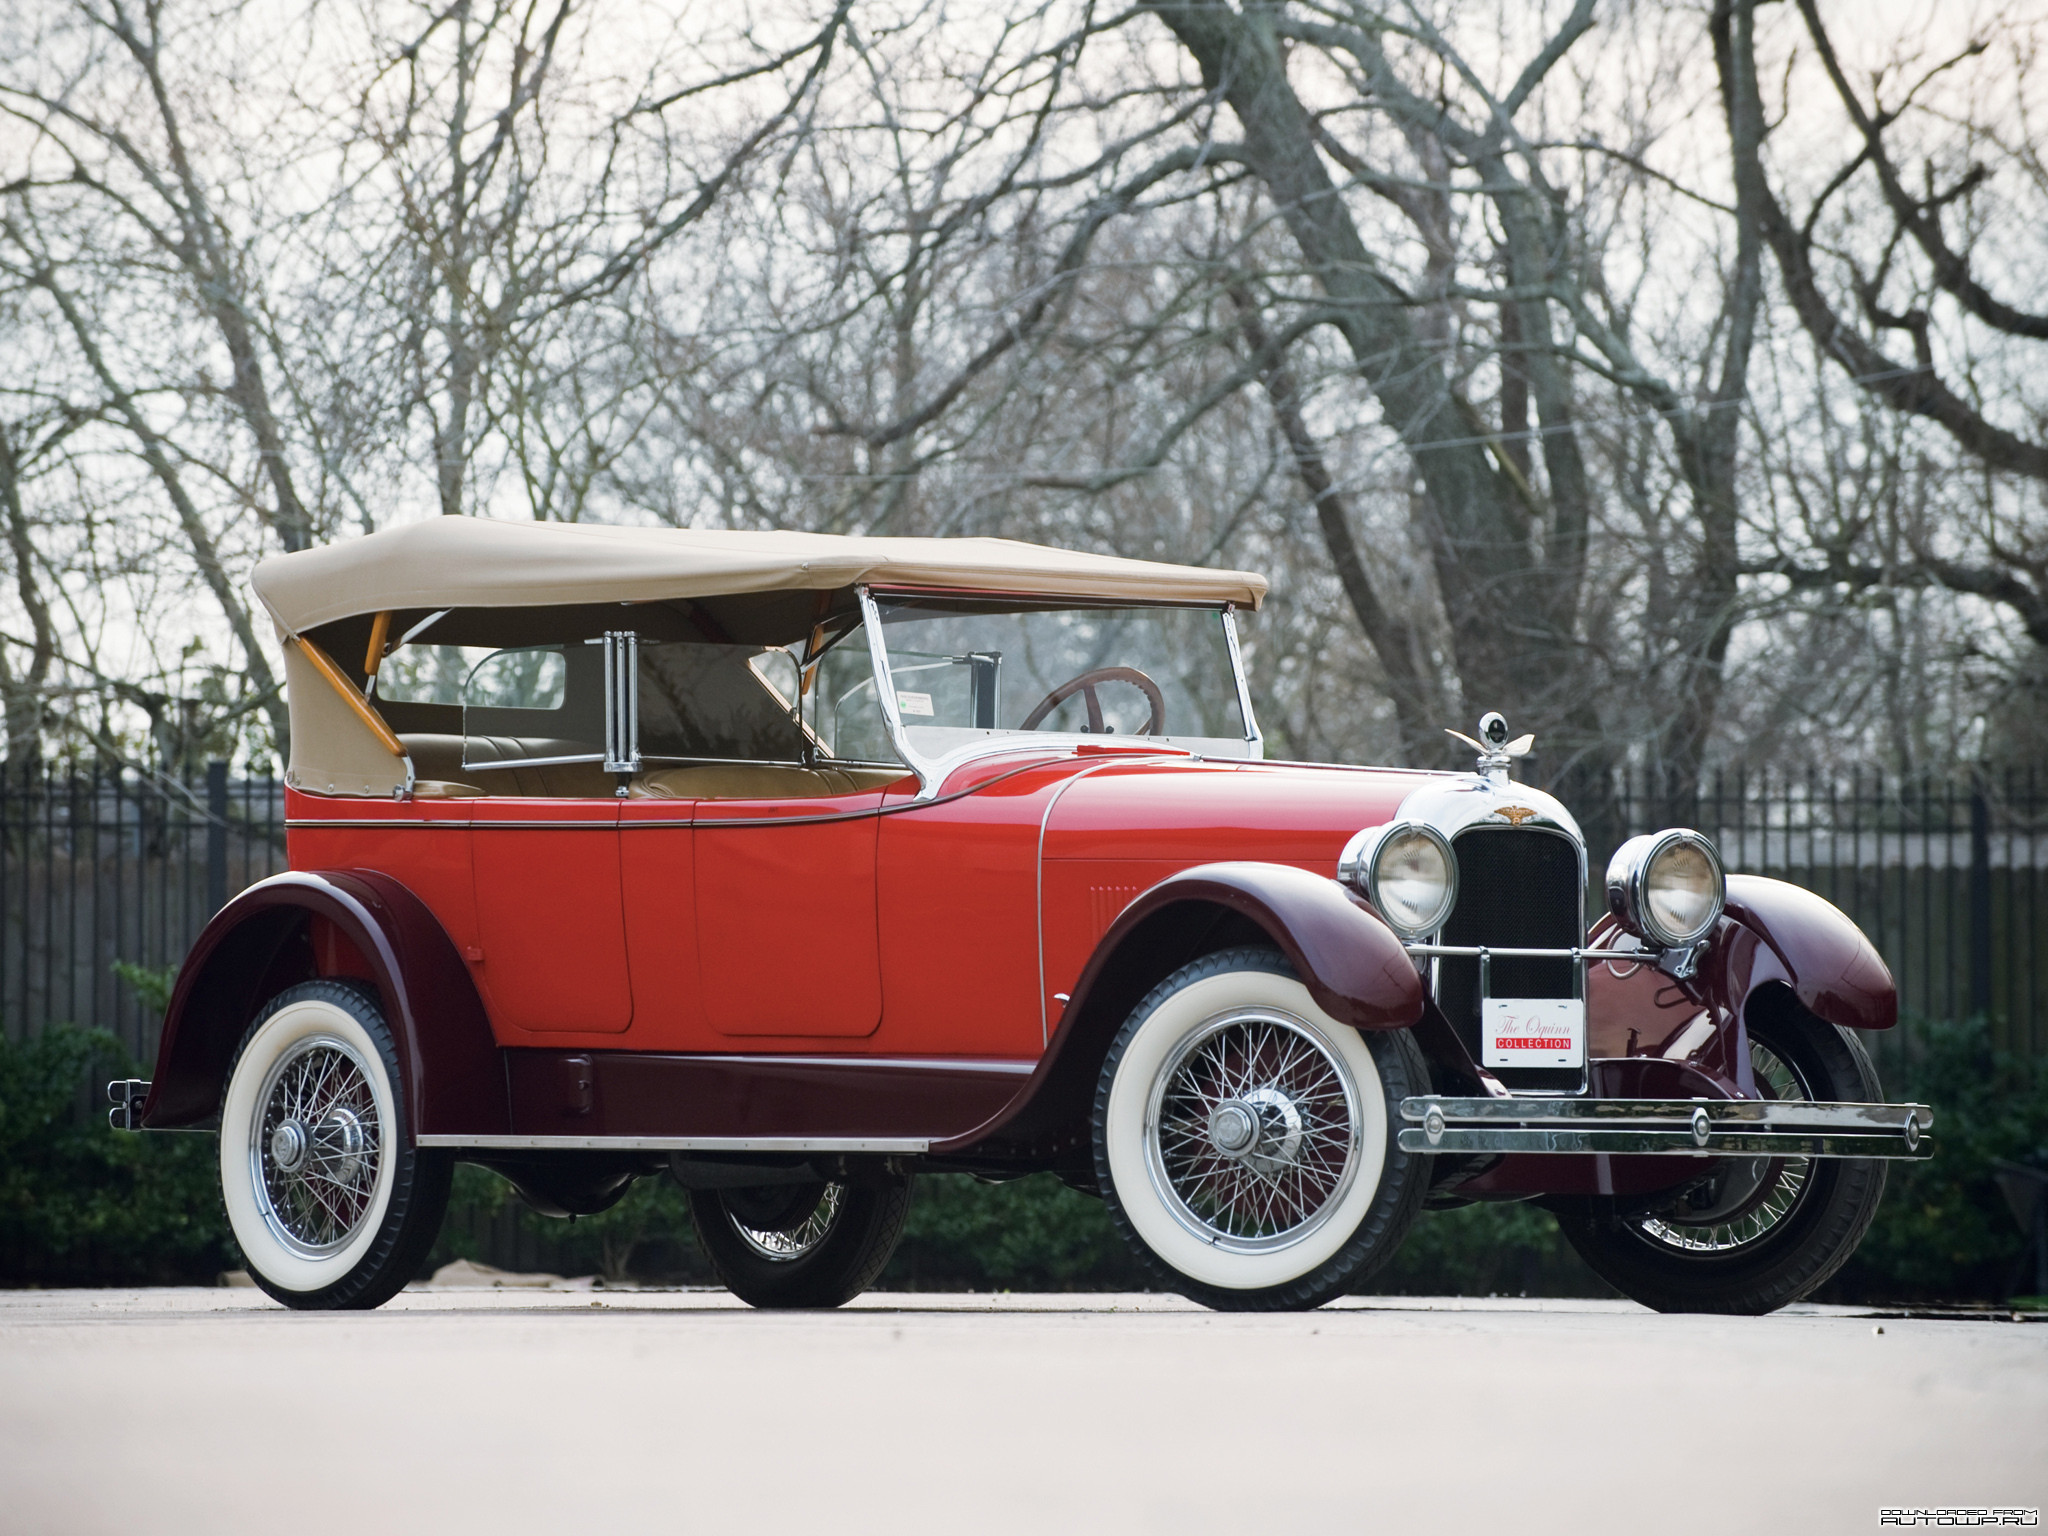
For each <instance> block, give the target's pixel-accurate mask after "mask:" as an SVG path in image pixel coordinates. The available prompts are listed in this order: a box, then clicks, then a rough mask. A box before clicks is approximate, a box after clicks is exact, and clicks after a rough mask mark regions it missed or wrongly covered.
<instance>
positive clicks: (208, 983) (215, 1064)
mask: <svg viewBox="0 0 2048 1536" xmlns="http://www.w3.org/2000/svg"><path fill="white" fill-rule="evenodd" d="M318 976H352V977H356V978H357V979H360V980H363V981H365V982H367V983H368V984H369V985H371V986H373V987H374V988H375V989H376V991H377V995H378V999H379V1001H380V1002H381V1003H382V1005H383V1010H384V1017H385V1020H386V1021H387V1022H388V1023H389V1024H390V1026H391V1033H392V1037H393V1039H394V1041H395V1042H396V1044H397V1047H398V1052H399V1058H400V1067H401V1070H402V1072H403V1075H404V1091H405V1095H406V1110H407V1122H408V1123H409V1124H410V1125H411V1126H412V1127H413V1130H414V1134H416V1135H425V1134H444V1135H445V1134H450V1133H462V1132H476V1133H479V1134H489V1133H493V1132H496V1133H503V1132H505V1131H507V1130H509V1129H510V1126H509V1120H508V1115H507V1111H506V1089H505V1072H504V1066H503V1063H502V1061H501V1059H500V1056H499V1052H498V1049H497V1045H496V1042H495V1041H494V1040H493V1038H492V1035H491V1027H490V1020H489V1018H488V1017H487V1016H486V1014H485V1012H484V1007H483V1003H482V1000H481V999H480V998H478V996H477V992H476V986H475V983H474V982H473V981H472V980H471V979H470V975H469V970H468V967H467V966H465V965H464V964H463V963H462V957H461V956H460V955H459V954H457V953H456V950H455V946H454V944H453V943H452V942H451V941H450V940H449V938H448V935H447V933H446V932H445V931H444V930H443V929H442V927H441V924H440V922H439V921H438V920H437V919H436V918H435V917H434V914H433V913H432V912H430V911H429V910H428V909H427V906H426V904H425V903H424V902H422V901H421V900H420V899H419V898H418V897H417V896H415V895H414V894H413V893H412V892H411V891H409V890H407V889H406V888H405V887H404V886H403V885H401V884H400V883H399V882H398V881H396V880H394V879H392V878H391V877H390V876H388V875H381V874H376V873H372V872H370V871H366V870H346V871H338V870H328V871H320V872H315V871H306V870H294V871H291V872H289V873H286V874H282V875H274V876H272V877H271V878H270V879H268V880H264V881H261V882H259V883H258V884H256V885H252V886H250V887H249V889H248V890H246V891H244V892H242V894H241V895H239V896H237V897H236V898H235V899H234V900H233V901H231V902H229V903H228V904H227V905H226V906H225V907H223V908H221V910H220V911H219V912H218V913H216V914H215V916H214V918H213V921H212V922H210V923H208V924H207V925H206V929H205V931H204V932H203V933H201V934H200V935H199V941H198V942H197V943H196V944H194V945H193V946H192V950H191V953H190V954H189V955H187V956H186V958H185V964H184V966H183V968H182V969H181V970H180V971H179V972H178V982H177V986H176V987H175V988H174V989H173V990H172V993H171V1005H170V1007H169V1009H168V1010H167V1011H166V1012H165V1015H164V1027H163V1033H162V1035H161V1037H160V1039H159V1042H158V1046H157V1060H156V1071H155V1075H154V1077H153V1079H152V1081H151V1085H150V1091H149V1097H148V1098H147V1099H146V1100H145V1101H144V1103H143V1106H142V1115H141V1121H142V1124H143V1126H144V1127H145V1128H148V1129H152V1130H169V1129H175V1128H178V1127H184V1126H194V1125H201V1124H204V1123H205V1122H207V1121H208V1120H210V1119H212V1118H213V1117H214V1116H215V1115H217V1114H218V1113H219V1112H220V1100H221V1091H222V1088H223V1087H224V1085H225V1082H226V1078H227V1072H228V1067H229V1065H230V1063H231V1062H232V1060H233V1058H234V1053H235V1048H236V1046H237V1045H238V1044H239V1043H240V1041H241V1038H242V1035H243V1034H244V1032H245V1031H246V1030H247V1029H248V1027H249V1022H250V1020H252V1019H254V1018H255V1017H256V1015H257V1013H258V1012H259V1011H260V1010H261V1009H262V1007H263V1005H264V1004H265V1003H266V1002H268V1001H269V1000H270V999H271V998H273V997H275V996H276V995H277V994H278V993H279V992H281V991H283V990H284V989H285V988H286V987H290V986H293V985H295V984H297V983H298V982H301V981H309V980H312V979H313V978H315V977H318Z"/></svg>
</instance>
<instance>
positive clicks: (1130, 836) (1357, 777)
mask: <svg viewBox="0 0 2048 1536" xmlns="http://www.w3.org/2000/svg"><path fill="white" fill-rule="evenodd" d="M1470 779H1471V775H1469V774H1443V773H1419V772H1412V771H1405V770H1400V769H1391V768H1342V767H1322V766H1314V765H1308V764H1299V763H1257V762H1249V763H1221V762H1198V763H1162V762H1159V761H1157V760H1156V759H1155V760H1153V761H1151V762H1143V763H1131V764H1116V765H1114V766H1104V767H1099V768H1095V769H1093V770H1092V771H1089V772H1088V773H1087V774H1086V775H1085V776H1083V777H1080V778H1076V779H1074V780H1072V781H1071V782H1069V783H1068V785H1067V786H1066V788H1065V790H1064V791H1063V792H1062V793H1061V795H1060V797H1059V799H1058V801H1057V802H1056V803H1055V804H1054V806H1053V808H1052V814H1051V816H1050V818H1049V819H1048V820H1047V822H1046V829H1045V856H1046V857H1047V858H1048V859H1157V860H1167V861H1171V862H1173V863H1176V864H1194V863H1206V862H1209V861H1211V860H1218V859H1264V860H1270V861H1272V862H1275V863H1281V864H1296V865H1300V866H1302V867H1303V868H1307V869H1312V870H1315V871H1316V872H1317V873H1320V874H1335V873H1336V868H1337V856H1338V855H1339V854H1340V853H1342V852H1343V851H1344V845H1345V843H1346V842H1348V841H1349V840H1350V839H1351V837H1352V835H1353V834H1354V833H1356V832H1358V831H1359V830H1361V829H1362V828H1365V827H1373V826H1378V825H1380V824H1381V823H1382V822H1386V821H1391V820H1392V819H1393V817H1394V814H1395V812H1396V811H1397V810H1398V809H1399V808H1400V805H1401V802H1402V801H1404V800H1406V799H1407V798H1408V797H1409V796H1410V795H1412V794H1414V793H1415V791H1416V790H1418V789H1422V788H1425V787H1428V786H1431V785H1449V784H1454V783H1457V782H1459V781H1461V780H1463V781H1470Z"/></svg>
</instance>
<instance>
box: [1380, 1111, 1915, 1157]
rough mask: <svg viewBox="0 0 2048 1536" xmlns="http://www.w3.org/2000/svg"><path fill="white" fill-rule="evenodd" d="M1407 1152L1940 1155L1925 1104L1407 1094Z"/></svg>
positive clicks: (1404, 1145)
mask: <svg viewBox="0 0 2048 1536" xmlns="http://www.w3.org/2000/svg"><path fill="white" fill-rule="evenodd" d="M1401 1118H1402V1119H1403V1120H1406V1121H1410V1122H1412V1123H1411V1124H1408V1125H1404V1126H1403V1127H1402V1128H1401V1135H1400V1144H1401V1150H1402V1151H1403V1152H1463V1153H1473V1152H1478V1153H1490V1152H1565V1153H1591V1152H1605V1153H1610V1154H1614V1155H1617V1156H1626V1157H1644V1156H1649V1157H1720V1156H1733V1157H1755V1156H1768V1157H1897V1158H1922V1157H1932V1156H1933V1155H1934V1142H1933V1139H1932V1138H1931V1137H1930V1136H1929V1135H1928V1134H1927V1132H1928V1129H1929V1128H1930V1127H1931V1126H1932V1125H1933V1124H1934V1114H1933V1111H1931V1110H1930V1109H1928V1107H1927V1106H1926V1105H1925V1104H1813V1103H1805V1102H1801V1101H1796V1100H1790V1101H1760V1100H1756V1099H1675V1100H1669V1099H1512V1098H1510V1099H1439V1098H1415V1099H1403V1100H1402V1101H1401Z"/></svg>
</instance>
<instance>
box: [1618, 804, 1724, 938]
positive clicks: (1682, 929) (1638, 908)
mask: <svg viewBox="0 0 2048 1536" xmlns="http://www.w3.org/2000/svg"><path fill="white" fill-rule="evenodd" d="M1727 895H1728V880H1727V877H1726V876H1725V875H1723V874H1722V873H1721V856H1720V855H1719V854H1717V853H1716V852H1714V845H1713V844H1712V843H1710V842H1708V841H1707V840H1706V838H1704V837H1702V836H1701V835H1700V834H1699V833H1697V832H1692V831H1688V830H1687V829H1685V828H1683V827H1676V828H1673V829H1672V830H1670V831H1667V832H1646V833H1644V834H1643V835H1642V836H1641V837H1632V838H1630V839H1629V840H1628V841H1627V842H1625V843H1623V844H1622V845H1621V846H1620V847H1619V848H1617V849H1615V850H1614V857H1613V859H1611V860H1610V861H1609V862H1608V865H1607V910H1608V911H1610V912H1612V913H1613V914H1614V915H1615V916H1616V917H1617V918H1619V919H1620V920H1621V926H1622V927H1624V928H1626V929H1627V930H1628V931H1629V932H1630V933H1633V934H1635V935H1636V936H1637V937H1639V938H1645V939H1648V940H1649V941H1650V942H1651V943H1652V944H1659V945H1662V946H1663V947H1664V948H1665V949H1684V948H1685V947H1686V946H1687V945H1689V944H1696V943H1698V942H1699V941H1700V940H1701V939H1703V938H1705V937H1706V936H1707V934H1709V933H1710V932H1712V931H1713V927H1714V924H1715V922H1716V921H1717V920H1718V919H1719V918H1720V916H1721V905H1722V903H1723V902H1724V901H1725V900H1726V899H1727Z"/></svg>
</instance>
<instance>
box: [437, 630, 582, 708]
mask: <svg viewBox="0 0 2048 1536" xmlns="http://www.w3.org/2000/svg"><path fill="white" fill-rule="evenodd" d="M568 676H569V669H568V666H567V665H566V663H564V662H563V660H562V653H561V652H560V651H559V650H556V649H554V648H553V647H552V646H548V647H532V648H528V649H523V650H517V651H494V652H493V653H492V654H490V655H489V656H486V657H485V658H484V659H483V660H482V661H480V662H478V663H477V664H476V666H475V667H474V668H473V669H471V671H470V674H469V680H468V682H467V683H465V684H464V686H463V690H462V704H463V707H464V708H465V709H560V708H561V707H562V705H563V702H564V700H565V698H566V696H567V693H568Z"/></svg>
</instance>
